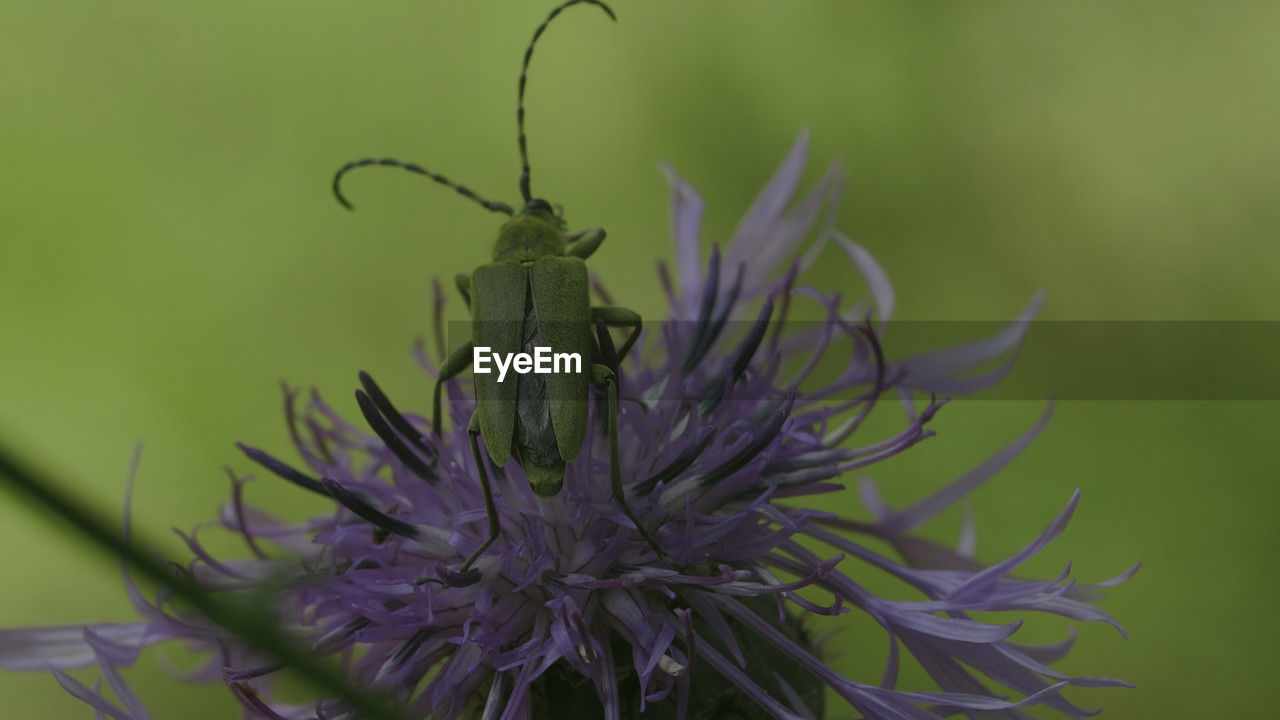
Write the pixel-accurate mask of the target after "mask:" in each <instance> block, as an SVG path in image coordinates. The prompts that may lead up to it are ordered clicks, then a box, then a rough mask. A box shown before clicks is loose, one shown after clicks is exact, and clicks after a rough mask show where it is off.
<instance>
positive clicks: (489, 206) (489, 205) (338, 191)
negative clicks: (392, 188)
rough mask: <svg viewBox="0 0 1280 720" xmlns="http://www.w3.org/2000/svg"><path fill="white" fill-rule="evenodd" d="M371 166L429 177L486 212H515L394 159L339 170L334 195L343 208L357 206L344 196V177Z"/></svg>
mask: <svg viewBox="0 0 1280 720" xmlns="http://www.w3.org/2000/svg"><path fill="white" fill-rule="evenodd" d="M370 165H381V166H384V167H397V168H401V169H403V170H408V171H409V172H411V173H417V174H418V175H425V176H426V177H429V178H431V179H432V180H435V181H436V182H438V183H440V184H441V185H444V186H445V187H450V188H453V189H454V190H456V191H457V192H458V194H459V195H461V196H462V197H465V198H467V199H469V200H474V201H476V202H478V203H480V205H481V206H482V207H484V209H486V210H492V211H493V212H500V213H504V214H506V215H511V214H513V211H512V210H511V206H510V205H508V204H506V203H504V202H501V201H498V200H485V199H484V198H482V197H480V196H479V195H477V194H475V192H473V191H472V190H471V188H469V187H467V186H466V185H459V184H458V183H455V182H454V181H452V180H450V179H449V178H447V177H445V176H443V175H439V174H437V173H433V172H431V171H430V170H427V169H426V168H424V167H422V166H421V165H415V164H414V163H407V162H402V161H400V160H395V159H393V158H364V159H362V160H352V161H351V162H349V163H347V164H346V165H343V166H342V167H341V168H339V169H338V172H336V173H334V175H333V194H334V197H336V198H338V202H340V203H342V206H343V207H345V208H346V209H348V210H355V206H354V205H352V204H351V203H350V202H348V201H347V198H346V197H345V196H343V194H342V176H343V175H346V174H347V173H348V172H350V171H351V170H354V169H356V168H360V167H368V166H370Z"/></svg>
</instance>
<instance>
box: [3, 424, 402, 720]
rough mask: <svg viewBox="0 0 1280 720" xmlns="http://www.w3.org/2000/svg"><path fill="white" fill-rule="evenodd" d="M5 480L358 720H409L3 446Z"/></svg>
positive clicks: (272, 624)
mask: <svg viewBox="0 0 1280 720" xmlns="http://www.w3.org/2000/svg"><path fill="white" fill-rule="evenodd" d="M0 476H3V477H4V478H7V479H8V480H9V484H10V485H11V486H12V487H14V488H16V489H17V490H20V491H21V492H22V493H23V494H25V495H26V496H27V497H28V498H30V499H32V500H35V501H36V503H38V504H39V505H42V506H44V507H45V508H47V509H49V510H52V511H53V512H54V513H55V514H57V515H58V516H60V517H62V518H63V519H64V520H67V521H68V522H70V523H71V526H72V527H74V528H75V529H76V530H77V531H78V532H79V533H80V534H81V535H83V536H84V537H86V538H88V539H89V540H92V541H93V542H95V543H97V544H98V545H99V546H100V547H102V548H104V549H106V550H108V551H110V552H111V553H112V554H114V555H116V556H117V557H119V558H120V559H122V560H124V562H126V563H127V564H128V565H129V566H130V567H132V568H133V569H134V570H135V571H136V572H138V573H139V574H141V575H144V576H146V577H147V578H148V579H150V580H151V581H152V582H155V583H158V584H160V585H163V586H165V587H167V588H169V590H170V591H172V592H173V594H174V595H175V596H176V597H178V598H181V599H182V600H184V601H186V602H188V603H190V604H191V606H192V607H193V608H195V609H196V610H198V611H199V612H200V613H201V614H202V615H204V616H205V617H206V618H208V619H209V620H210V621H212V622H213V623H215V624H216V625H218V626H220V627H222V628H223V629H225V630H227V631H228V632H230V633H232V634H234V635H236V636H238V637H240V638H241V639H243V640H244V641H245V642H247V643H249V644H250V645H253V646H254V647H256V648H257V649H259V650H261V651H263V652H265V653H267V654H269V655H271V656H273V657H274V658H275V659H276V660H278V661H279V662H282V663H284V664H286V665H288V666H289V667H291V668H293V670H294V671H296V672H297V673H298V674H299V675H301V676H302V677H304V678H305V679H307V680H308V681H310V682H311V683H312V684H313V685H314V686H315V687H316V688H317V689H319V690H320V691H321V692H323V693H325V694H327V695H331V696H334V697H336V698H338V699H340V700H342V701H343V702H345V703H346V704H347V705H348V706H349V707H350V708H351V710H353V711H354V712H355V714H356V715H357V716H359V717H362V718H368V719H369V720H409V717H408V716H407V715H405V714H404V713H403V712H402V711H400V710H398V709H396V708H395V707H394V706H392V705H391V704H390V703H388V702H387V701H385V700H383V699H381V698H378V697H376V696H374V695H373V694H371V693H369V692H367V691H365V690H362V689H360V688H358V687H356V686H355V685H353V684H352V683H351V681H350V680H348V679H347V678H346V677H345V676H344V675H342V674H341V673H340V672H338V671H337V670H336V669H334V668H333V667H331V666H330V665H328V664H326V662H325V661H323V660H322V659H321V658H319V657H317V656H316V655H315V654H313V653H311V652H308V651H306V650H304V649H303V648H300V647H298V646H297V645H296V644H295V643H294V642H292V641H291V640H289V638H287V637H285V635H284V633H282V632H281V631H280V629H279V628H278V627H277V626H276V623H275V620H274V618H273V617H272V616H271V615H270V614H267V613H263V612H261V611H259V610H256V609H254V608H250V607H244V606H242V605H241V604H240V603H235V602H227V601H224V600H222V599H219V598H215V597H214V596H213V595H211V594H210V593H208V592H206V591H205V590H204V589H203V588H201V587H200V586H199V585H197V584H196V583H195V582H192V581H191V580H188V579H186V578H184V577H181V576H178V575H175V574H174V573H172V572H170V571H169V568H168V566H167V565H166V563H165V562H164V561H162V560H160V559H159V558H157V557H154V556H153V555H152V554H150V553H149V552H144V551H143V550H142V547H144V546H145V545H142V544H139V543H136V542H133V541H130V540H129V539H127V538H125V537H124V535H123V534H121V533H120V532H117V531H116V530H115V529H113V527H112V525H111V523H109V522H107V521H106V520H104V519H103V518H102V517H100V516H98V515H97V514H96V513H94V512H93V511H92V510H90V509H87V508H85V507H83V506H80V505H78V504H76V502H75V501H74V500H72V499H71V498H70V497H69V496H68V495H67V494H66V493H64V492H63V491H62V490H60V489H58V488H57V487H56V486H55V485H54V483H52V482H50V481H49V480H48V479H47V478H44V477H41V476H40V474H39V473H36V472H34V471H32V470H30V469H29V468H28V467H25V466H24V465H23V463H22V462H20V461H19V460H17V459H16V458H15V457H14V456H13V455H12V454H11V453H9V452H8V451H7V450H6V449H5V448H3V447H0Z"/></svg>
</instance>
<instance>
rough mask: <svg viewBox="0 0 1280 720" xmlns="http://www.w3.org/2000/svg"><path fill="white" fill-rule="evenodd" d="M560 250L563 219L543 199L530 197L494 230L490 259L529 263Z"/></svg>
mask: <svg viewBox="0 0 1280 720" xmlns="http://www.w3.org/2000/svg"><path fill="white" fill-rule="evenodd" d="M564 249H565V235H564V220H562V219H561V218H560V217H559V216H557V215H556V214H555V213H554V212H552V210H551V207H550V206H549V205H548V204H547V203H546V202H545V201H543V200H531V201H529V203H528V204H527V205H525V206H524V208H522V209H521V210H520V212H519V213H517V214H516V216H515V217H513V218H511V219H510V220H508V221H507V223H506V224H505V225H503V226H502V229H501V230H499V231H498V241H497V242H495V243H494V245H493V259H494V260H495V261H506V262H532V261H534V260H537V259H539V258H544V257H549V256H557V255H563V254H564Z"/></svg>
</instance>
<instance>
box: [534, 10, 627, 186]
mask: <svg viewBox="0 0 1280 720" xmlns="http://www.w3.org/2000/svg"><path fill="white" fill-rule="evenodd" d="M579 3H587V4H588V5H596V6H599V8H600V9H601V10H604V11H605V14H607V15H608V16H609V19H610V20H615V21H616V20H617V19H618V18H617V16H615V15H614V14H613V10H610V9H609V6H608V5H605V4H604V3H602V2H600V0H568V2H565V3H563V4H561V5H560V6H559V7H557V8H556V9H555V10H552V11H551V14H550V15H547V19H546V20H543V21H542V24H541V25H539V26H538V29H537V30H534V31H533V39H532V40H530V41H529V47H527V48H525V51H524V62H523V63H522V64H521V65H520V90H519V93H518V94H517V96H516V129H517V130H518V131H519V136H518V140H519V143H520V195H521V196H522V197H523V198H524V201H525V202H529V200H531V199H532V198H533V195H532V194H531V193H530V192H529V150H528V147H527V143H526V141H525V136H524V85H525V80H526V78H527V76H528V73H529V59H530V58H532V57H533V46H534V45H536V44H537V42H538V38H540V37H542V33H543V32H544V31H545V30H546V29H547V26H548V25H550V24H551V21H552V20H555V19H556V16H557V15H559V14H560V13H561V12H564V10H565V8H568V7H571V6H573V5H577V4H579Z"/></svg>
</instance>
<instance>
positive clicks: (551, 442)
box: [333, 0, 670, 582]
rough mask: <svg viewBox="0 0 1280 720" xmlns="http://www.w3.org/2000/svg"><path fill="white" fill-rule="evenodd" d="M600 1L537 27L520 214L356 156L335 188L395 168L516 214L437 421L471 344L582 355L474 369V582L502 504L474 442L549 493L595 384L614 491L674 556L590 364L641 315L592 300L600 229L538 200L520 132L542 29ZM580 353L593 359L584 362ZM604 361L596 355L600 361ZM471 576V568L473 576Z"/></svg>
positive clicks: (457, 354) (466, 567)
mask: <svg viewBox="0 0 1280 720" xmlns="http://www.w3.org/2000/svg"><path fill="white" fill-rule="evenodd" d="M580 3H582V4H590V5H596V6H598V7H600V8H601V9H603V10H604V12H606V13H607V14H608V15H609V17H610V18H613V17H614V15H613V11H612V10H610V9H609V7H608V6H607V5H605V4H604V3H602V2H599V1H598V0H569V1H568V2H565V3H563V4H562V5H560V6H558V7H557V8H555V9H554V10H552V11H551V13H550V15H548V16H547V19H546V20H544V21H543V23H542V24H541V25H539V26H538V29H537V30H536V31H534V34H533V39H532V40H531V41H530V42H529V46H528V48H527V49H526V50H525V55H524V62H523V63H522V65H521V70H520V83H519V90H518V94H517V105H516V122H517V130H518V142H519V147H520V160H521V173H520V194H521V196H522V198H523V199H524V206H523V207H522V208H521V209H520V211H519V212H515V211H513V210H512V208H511V206H509V205H507V204H506V203H503V202H500V201H494V200H487V199H485V198H483V197H481V196H479V195H477V194H476V193H475V192H473V191H472V190H470V189H469V188H467V187H465V186H463V185H459V184H457V183H454V182H453V181H451V180H449V179H448V178H446V177H444V176H442V175H439V174H437V173H434V172H431V171H430V170H427V169H425V168H423V167H421V166H419V165H415V164H413V163H405V162H401V161H399V160H394V159H391V158H382V159H373V158H366V159H363V160H356V161H353V162H350V163H347V164H346V165H344V166H343V167H342V168H341V169H339V170H338V172H337V174H336V175H335V176H334V179H333V190H334V194H335V195H336V196H337V198H338V200H339V201H340V202H341V203H342V204H343V205H344V206H346V207H347V208H351V204H350V203H348V202H347V200H346V198H345V197H344V196H343V195H342V192H341V189H340V182H341V179H342V176H343V175H344V174H346V173H347V172H348V171H350V170H352V169H354V168H357V167H365V166H369V165H382V166H388V167H398V168H402V169H405V170H408V171H410V172H414V173H417V174H419V175H424V176H426V177H428V178H430V179H431V180H434V181H435V182H437V183H440V184H441V185H445V186H446V187H450V188H452V189H454V190H455V191H457V192H458V193H459V194H461V195H462V196H464V197H466V198H468V199H470V200H473V201H475V202H477V203H479V204H480V205H481V206H483V207H484V208H486V209H488V210H491V211H494V212H500V213H503V214H506V215H510V216H511V219H510V220H508V221H507V222H506V223H504V224H503V226H502V227H501V229H499V231H498V238H497V241H496V242H495V243H494V246H493V262H491V263H489V264H487V265H481V266H480V267H478V268H476V270H475V271H474V272H472V273H471V274H470V275H466V274H459V275H458V276H457V278H456V280H457V285H458V291H459V293H460V294H461V295H462V297H463V299H464V300H465V301H466V302H467V305H468V307H469V308H470V311H471V317H472V339H471V342H468V343H467V344H465V345H463V346H462V347H460V348H458V349H457V350H455V351H453V352H452V353H450V354H449V356H448V357H447V358H446V359H445V361H444V364H443V365H442V366H441V369H440V374H439V377H438V378H437V379H436V384H435V392H434V395H433V398H432V401H433V402H432V407H433V412H432V428H433V430H434V432H435V434H436V435H437V436H438V435H439V434H440V431H441V427H442V425H441V412H440V389H441V386H442V385H443V383H444V382H446V381H447V380H449V379H450V378H453V377H455V376H457V375H458V374H460V373H462V372H463V371H465V370H466V369H467V368H469V367H471V366H472V361H473V358H474V356H475V349H476V348H489V349H490V351H491V352H493V353H494V354H495V355H507V356H508V357H511V356H513V355H514V354H517V353H522V352H523V353H532V352H533V351H534V350H535V349H536V348H538V347H543V348H549V349H550V352H551V353H555V354H564V355H577V356H578V358H579V365H578V368H577V372H553V373H549V374H533V373H523V374H517V375H516V376H515V377H514V378H510V377H508V378H506V379H505V381H504V380H502V379H500V378H501V376H500V375H495V374H494V373H482V372H477V373H475V391H476V410H475V413H474V414H473V415H472V416H471V422H470V425H469V426H468V434H469V435H470V438H471V450H472V454H473V456H474V458H475V463H476V468H477V470H478V471H479V475H480V483H481V487H482V488H483V491H484V500H485V509H486V513H487V515H488V522H489V536H488V539H487V540H485V542H484V543H482V544H481V545H480V547H478V548H476V550H475V551H474V552H472V553H471V555H470V556H469V557H468V558H467V560H466V562H465V563H463V565H462V567H461V569H460V570H459V571H458V573H457V574H452V575H453V579H454V581H455V582H465V581H467V580H470V579H471V578H470V577H468V571H470V570H471V567H472V565H473V564H474V563H475V561H476V559H477V558H479V557H480V556H481V555H482V554H483V553H484V551H485V550H486V549H488V547H489V545H490V544H492V543H493V541H494V540H496V539H497V537H498V534H499V523H498V512H497V508H496V506H495V505H494V502H493V493H492V490H491V488H490V481H489V474H488V471H487V470H486V468H485V462H484V458H483V457H482V455H481V452H480V447H479V443H478V439H479V438H483V439H484V444H485V448H486V449H487V450H488V456H489V459H490V460H491V461H492V462H493V464H494V465H496V466H498V467H503V466H504V465H506V463H507V461H508V460H510V459H511V458H515V460H516V462H517V463H518V464H519V465H520V467H521V468H523V469H524V472H525V475H526V476H527V477H528V479H529V483H530V485H531V487H532V488H533V491H534V492H535V493H537V494H538V495H540V496H543V497H550V496H554V495H556V494H557V493H558V492H560V489H561V487H562V486H563V484H564V473H565V465H566V464H567V463H569V462H571V461H572V460H573V459H574V458H576V457H577V456H578V454H579V452H580V450H581V449H582V443H583V440H584V439H585V437H586V433H587V426H588V417H587V415H588V407H589V405H588V384H589V383H591V384H595V385H598V386H601V387H602V388H603V389H604V390H605V392H606V397H607V403H608V409H607V413H608V414H607V429H606V432H607V434H608V438H609V463H610V465H609V467H610V472H609V475H610V480H611V485H612V492H613V496H614V498H615V499H616V500H617V501H618V504H619V505H620V506H621V508H622V510H623V512H624V513H625V514H626V516H627V517H628V518H629V519H630V520H631V522H632V523H633V524H634V525H635V526H636V528H637V529H638V530H639V532H640V534H641V535H642V536H643V537H644V539H645V540H646V542H648V544H649V545H650V547H652V548H653V550H654V552H656V553H657V554H658V555H659V556H660V557H662V558H664V559H667V560H670V558H669V557H668V555H667V553H666V552H664V551H663V550H662V548H661V547H660V546H659V545H658V543H657V541H656V540H655V539H654V537H653V536H652V535H651V534H650V533H649V531H648V530H647V529H646V528H645V527H644V525H642V524H641V523H640V520H639V518H637V517H636V514H635V512H633V511H632V509H631V507H630V505H628V504H627V500H626V495H625V492H624V489H623V487H622V474H621V469H620V467H619V460H618V382H617V376H616V374H615V373H614V372H613V370H612V369H611V368H610V367H608V366H607V365H605V364H601V363H598V362H591V359H592V356H593V352H592V350H593V342H592V334H591V333H592V329H593V327H594V328H596V331H597V333H598V337H599V339H600V343H601V344H602V345H605V346H608V345H611V340H609V339H608V331H607V328H609V327H617V328H627V329H629V330H630V333H629V334H628V336H627V338H626V340H625V341H624V342H623V344H622V346H621V348H619V349H618V351H617V356H618V357H625V356H626V354H627V351H628V350H630V349H631V347H632V345H633V344H634V343H635V342H636V340H637V338H638V337H639V334H640V328H641V318H640V315H638V314H637V313H635V312H634V311H632V310H628V309H627V308H624V307H619V306H612V305H609V306H592V305H591V301H590V298H589V296H588V279H587V267H586V263H585V262H584V261H585V260H586V259H587V258H589V257H590V256H591V254H592V253H594V252H595V251H596V249H597V248H599V247H600V244H601V243H602V242H603V241H604V238H605V232H604V230H602V229H599V228H596V229H592V230H586V231H583V232H579V233H575V234H572V235H570V234H568V233H567V232H566V227H565V222H564V219H563V218H562V217H561V216H560V215H559V214H557V213H556V212H555V211H554V210H553V209H552V207H551V204H550V203H548V202H547V201H546V200H543V199H540V198H535V197H533V195H532V193H531V191H530V179H529V178H530V172H529V156H528V150H527V141H526V138H525V131H524V90H525V84H526V78H527V73H528V68H529V60H530V58H532V56H533V48H534V45H535V44H536V43H537V41H538V38H539V37H541V35H542V33H543V32H544V31H545V30H546V28H547V26H548V25H549V24H550V23H551V21H552V20H554V19H555V17H556V16H557V15H559V14H560V13H561V12H562V11H563V10H564V9H565V8H568V7H570V6H572V5H577V4H580ZM582 359H588V360H587V362H586V364H585V365H584V364H583V363H582ZM596 359H599V358H596ZM471 575H473V574H471Z"/></svg>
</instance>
